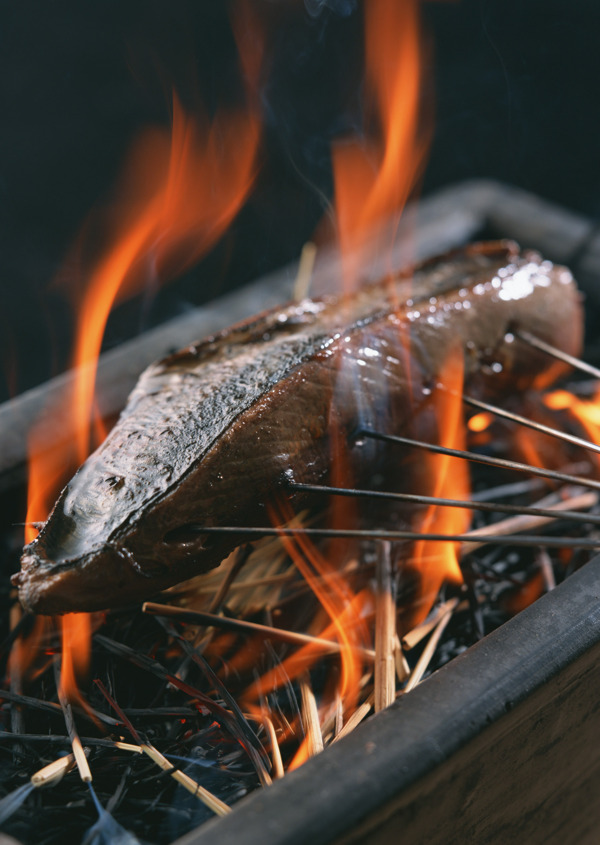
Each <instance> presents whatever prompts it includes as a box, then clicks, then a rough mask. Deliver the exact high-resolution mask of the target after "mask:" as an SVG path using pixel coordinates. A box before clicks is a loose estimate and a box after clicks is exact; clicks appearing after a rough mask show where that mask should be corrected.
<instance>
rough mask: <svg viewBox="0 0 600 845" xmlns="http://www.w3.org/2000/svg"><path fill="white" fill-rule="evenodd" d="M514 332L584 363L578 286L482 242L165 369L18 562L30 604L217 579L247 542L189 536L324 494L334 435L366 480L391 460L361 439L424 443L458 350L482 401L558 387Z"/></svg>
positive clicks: (52, 605) (281, 316)
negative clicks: (295, 484) (430, 407)
mask: <svg viewBox="0 0 600 845" xmlns="http://www.w3.org/2000/svg"><path fill="white" fill-rule="evenodd" d="M518 328H520V329H525V330H527V331H528V332H530V333H532V334H534V335H536V336H537V337H538V338H541V339H542V340H545V341H547V342H550V343H553V344H554V345H555V346H558V347H559V348H561V349H563V350H564V351H566V352H569V353H571V354H574V355H577V354H578V353H579V351H580V347H581V342H582V309H581V303H580V296H579V293H578V291H577V288H576V286H575V284H574V282H573V279H572V277H571V274H570V273H569V271H568V270H566V269H565V268H564V267H556V266H553V265H552V264H551V263H550V262H548V261H543V260H542V259H541V258H540V257H539V256H537V255H535V254H525V255H521V254H520V253H519V251H518V249H517V247H516V246H515V245H514V244H511V243H490V244H477V245H473V246H469V247H466V248H465V249H462V250H459V251H456V252H454V253H451V254H448V255H445V256H442V257H439V258H436V259H433V260H430V261H427V262H425V263H424V264H422V265H421V266H419V267H417V268H416V269H413V270H411V271H410V272H406V273H403V274H399V275H398V276H396V277H394V278H392V279H386V280H384V281H382V282H381V283H378V284H375V285H371V286H368V287H365V288H363V289H362V290H360V291H359V292H358V293H356V294H355V295H353V296H351V297H340V298H331V299H323V300H305V301H303V302H300V303H297V304H291V305H286V306H284V307H281V308H278V309H274V310H272V311H270V312H268V313H266V314H263V315H259V316H257V317H255V318H252V319H250V320H248V321H247V322H245V323H244V324H241V325H238V326H234V327H233V328H231V329H229V330H227V331H224V332H221V333H220V334H218V335H215V336H214V337H211V338H209V339H207V340H205V341H203V342H201V343H198V344H196V345H193V346H191V347H189V348H187V349H184V350H182V351H180V352H178V353H176V354H174V355H172V356H170V357H168V358H166V359H165V360H163V361H159V362H158V363H156V364H154V365H152V366H151V367H149V368H148V369H147V370H146V371H145V372H144V373H143V374H142V376H141V378H140V380H139V383H138V385H137V386H136V388H135V389H134V391H133V392H132V394H131V396H130V397H129V400H128V403H127V406H126V408H125V410H124V411H123V413H122V415H121V417H120V419H119V421H118V423H117V424H116V426H115V427H114V428H113V430H112V431H111V432H110V434H109V436H108V437H107V439H106V440H105V442H104V443H103V444H102V445H101V446H100V447H99V448H98V449H97V450H96V452H94V453H93V454H92V455H91V456H90V457H89V458H88V459H87V461H86V462H85V463H84V464H83V466H82V467H81V468H80V469H79V471H78V472H77V474H76V475H75V476H74V478H73V479H72V480H71V481H70V482H69V484H68V485H67V486H66V488H65V489H64V490H63V491H62V493H61V495H60V498H59V499H58V501H57V503H56V505H55V507H54V509H53V511H52V513H51V514H50V517H49V519H48V521H47V522H46V524H45V525H44V527H43V528H42V530H41V531H40V534H39V536H38V537H37V538H36V540H34V541H33V542H32V543H30V544H29V545H28V546H27V547H26V548H25V550H24V553H23V557H22V571H21V573H19V574H18V575H17V576H15V583H18V585H19V594H20V598H21V601H22V603H23V604H24V606H25V607H27V608H28V609H30V610H33V611H35V612H39V613H65V612H70V611H83V610H95V609H102V608H106V607H113V606H116V605H122V604H126V603H130V602H132V601H136V600H140V599H144V598H146V597H148V596H150V595H152V594H153V593H155V592H157V591H159V590H161V589H164V588H166V587H169V586H171V585H173V584H175V583H177V582H179V581H181V580H184V579H186V578H189V577H191V576H193V575H196V574H198V573H201V572H204V571H207V570H209V569H211V568H213V567H215V566H217V565H218V564H219V563H220V562H221V560H223V558H224V557H225V556H226V555H227V554H228V553H229V552H230V551H231V550H232V549H233V548H234V547H235V546H236V545H238V544H239V543H240V541H241V540H240V537H239V536H238V537H233V538H232V537H228V536H225V535H214V534H212V535H209V536H207V535H204V536H203V535H202V533H198V531H197V530H196V528H195V526H208V525H211V526H219V525H223V526H226V525H236V526H261V525H268V524H269V519H268V514H267V503H268V502H269V500H270V499H271V498H272V497H273V496H275V495H276V494H277V491H278V490H283V489H285V485H286V483H287V481H288V480H289V479H294V480H296V481H300V482H306V483H323V482H325V481H327V479H328V477H329V472H330V466H331V450H332V448H333V443H332V434H331V432H332V430H335V432H336V438H338V439H339V438H340V437H342V438H346V439H347V442H348V451H349V454H350V459H351V463H352V465H353V467H354V470H355V473H356V475H357V476H361V477H362V478H363V479H366V483H368V481H369V473H370V472H371V470H372V468H374V467H376V466H382V465H385V463H386V454H385V450H386V446H385V444H381V443H378V444H371V446H369V447H368V448H364V447H362V451H361V449H359V448H355V447H353V445H352V433H353V432H356V431H357V430H359V429H360V428H361V427H365V426H371V427H374V428H377V429H378V430H379V431H387V432H389V433H406V432H411V431H414V425H415V420H416V419H417V418H418V410H419V407H420V406H421V405H422V403H424V402H425V401H426V398H427V396H428V394H429V393H430V391H431V388H432V386H434V385H435V382H436V379H437V377H438V374H439V373H440V371H441V369H442V367H443V364H444V362H445V361H446V359H447V358H448V356H449V354H450V352H451V350H452V349H454V348H455V346H456V345H457V344H458V345H459V346H460V347H461V348H462V350H463V351H464V359H465V382H466V389H467V390H468V392H469V393H470V394H471V395H479V396H481V395H487V396H494V395H498V394H501V393H502V392H506V390H507V389H510V391H512V392H515V393H518V392H520V391H523V390H526V389H527V388H529V387H531V385H532V384H533V383H534V382H536V380H537V382H538V383H539V382H540V380H541V379H544V378H548V377H549V372H548V370H549V367H550V364H549V359H548V357H547V356H544V355H543V354H542V353H537V352H536V351H535V350H532V349H531V348H530V347H526V346H525V345H524V344H522V343H519V342H518V341H514V339H513V340H512V342H511V337H512V336H511V332H513V331H514V330H515V329H518ZM374 450H375V451H374ZM373 471H374V470H373ZM296 499H298V495H296Z"/></svg>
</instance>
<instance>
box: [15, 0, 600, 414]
mask: <svg viewBox="0 0 600 845" xmlns="http://www.w3.org/2000/svg"><path fill="white" fill-rule="evenodd" d="M255 3H256V8H257V9H258V10H259V11H260V12H261V14H262V15H263V16H264V17H265V21H266V26H267V32H268V36H269V41H270V56H271V58H270V63H269V67H268V73H266V74H265V79H264V84H263V87H262V104H263V110H264V114H265V122H266V130H265V143H264V146H263V151H262V157H261V161H262V166H261V174H260V179H259V182H258V186H257V189H256V191H255V193H254V195H253V196H252V198H251V200H250V202H249V204H248V205H247V207H246V208H245V209H244V210H243V211H242V213H241V214H240V216H239V218H238V219H237V220H236V222H235V224H234V226H233V227H232V229H231V231H230V232H228V234H227V235H226V236H225V237H224V238H223V240H222V241H221V242H220V244H219V245H218V246H217V247H216V248H215V249H214V250H213V252H212V253H211V254H210V255H209V256H208V257H207V258H206V260H204V261H203V262H202V263H201V264H200V265H199V266H197V267H195V268H194V269H193V270H192V271H190V272H188V273H187V274H186V275H185V276H184V277H183V278H181V279H180V280H178V281H176V282H174V283H172V284H171V285H170V286H168V287H167V288H165V289H164V290H163V291H162V292H161V293H160V294H159V295H158V296H157V297H156V298H155V300H154V301H153V302H152V303H151V304H150V306H149V305H148V302H147V301H146V302H145V303H142V301H141V300H139V299H138V300H137V301H134V302H132V303H129V304H128V305H126V306H123V307H121V308H119V309H118V310H117V312H116V314H115V316H114V317H113V318H111V322H110V325H109V329H108V334H107V341H106V342H107V345H109V346H110V345H114V344H116V343H119V342H121V341H123V340H125V339H126V338H127V337H130V336H132V335H134V334H136V333H137V332H139V331H140V330H143V329H144V328H146V327H148V326H149V325H152V324H154V323H156V322H158V321H159V320H161V319H166V318H168V317H171V316H174V315H176V314H177V313H180V312H181V311H182V310H183V309H185V308H188V307H190V305H192V304H197V303H201V302H203V301H205V300H206V299H208V298H211V297H214V296H216V295H218V294H219V293H222V292H224V291H226V290H228V289H231V288H232V287H235V286H236V285H239V284H243V283H244V282H247V281H249V280H251V279H253V278H255V277H257V276H260V275H261V274H263V273H265V272H266V271H268V270H270V269H273V268H275V267H277V266H281V265H283V264H285V263H287V262H288V261H290V260H291V259H293V258H295V257H297V255H298V253H299V251H300V249H301V247H302V245H303V243H304V242H305V241H306V240H307V239H308V238H309V237H310V236H311V234H312V233H313V231H314V228H315V226H316V224H317V223H318V221H319V219H320V218H321V216H322V214H323V211H324V208H325V204H326V197H327V196H328V195H329V194H330V191H331V177H330V158H329V150H330V143H331V139H332V138H334V137H335V136H336V135H339V134H340V133H343V132H346V131H348V130H349V129H351V128H352V127H354V126H357V125H358V124H359V122H360V94H361V59H362V11H361V5H360V3H354V2H352V0H329V2H322V3H321V2H318V0H306V3H302V2H300V0H298V2H291V0H288V2H283V1H282V2H268V0H255ZM599 5H600V4H598V3H597V2H596V0H570V2H568V3H567V2H563V0H561V2H558V0H463V2H460V3H459V2H457V3H454V2H424V3H423V14H424V17H425V20H426V22H427V25H428V31H429V33H430V35H431V37H432V40H433V43H434V51H433V56H432V60H431V67H430V71H431V73H432V75H433V79H434V82H433V84H432V85H431V86H430V88H429V89H428V90H427V92H426V94H425V96H426V98H427V99H428V100H430V101H431V103H428V105H431V104H432V103H433V101H435V114H436V118H435V125H436V128H435V137H434V141H433V147H432V151H431V156H430V159H429V164H428V167H427V171H426V173H425V177H424V183H423V186H422V193H424V194H426V193H429V192H431V191H432V190H434V189H435V188H436V187H439V186H441V185H445V184H449V183H451V182H455V181H459V180H462V179H465V178H469V177H492V178H496V179H501V180H503V181H506V182H509V183H512V184H516V185H519V186H522V187H524V188H526V189H528V190H531V191H534V192H536V193H538V194H540V195H541V196H544V197H547V198H549V199H552V200H555V201H557V202H560V203H562V204H564V205H566V206H568V207H570V208H572V209H575V210H578V211H581V212H583V213H585V214H587V215H590V216H591V217H594V218H596V217H599V216H600V166H599V161H598V159H599V152H600V114H599V108H598V103H599V93H600V84H599V83H600V9H599ZM227 10H228V6H227V4H226V3H224V2H223V3H221V2H218V3H215V2H200V0H190V2H170V3H167V2H150V0H144V2H138V0H130V2H122V0H120V2H116V1H114V0H103V2H102V3H96V4H93V3H82V2H75V0H71V1H70V2H51V0H45V2H43V3H42V2H35V3H34V2H23V3H13V4H8V3H4V4H3V5H2V8H1V10H0V56H1V57H2V58H1V59H0V62H1V70H2V72H1V74H0V105H1V115H2V120H1V122H0V354H1V358H0V360H1V365H2V366H1V372H0V399H5V398H7V397H8V396H12V395H15V394H16V393H19V392H21V391H22V390H24V389H27V388H28V387H31V386H33V385H34V384H36V383H39V382H41V381H43V380H45V379H46V378H48V377H50V376H51V375H53V374H56V373H57V372H60V371H61V370H62V369H64V368H65V367H66V366H67V364H68V355H69V348H70V343H71V337H72V314H71V312H70V306H69V304H68V301H67V298H66V297H65V294H64V291H63V290H62V289H61V288H60V287H59V286H57V285H56V283H53V280H55V279H56V277H57V275H62V276H65V275H67V276H68V275H69V266H68V265H67V268H66V270H65V269H64V264H63V261H64V256H65V255H66V254H67V251H68V249H69V246H70V245H71V243H72V242H73V240H74V238H75V237H76V235H77V233H78V230H79V228H80V226H81V224H82V222H83V221H84V219H85V217H86V215H87V213H88V212H89V210H90V209H91V208H92V207H93V206H94V205H97V204H98V203H104V204H105V205H106V204H108V205H109V204H110V203H111V202H116V201H117V199H118V198H117V197H115V196H114V195H111V186H112V185H113V184H114V181H115V177H116V175H117V173H118V172H119V167H120V164H121V162H122V160H123V157H124V155H125V153H126V151H127V149H128V147H129V144H130V143H131V141H132V140H133V139H134V138H135V137H136V135H137V133H138V132H139V130H140V129H141V128H143V127H145V126H148V125H152V124H161V125H167V123H168V120H169V107H168V96H166V94H165V92H166V90H168V89H169V88H170V86H171V84H174V85H175V87H176V88H177V89H178V91H179V93H180V96H181V98H182V100H183V102H184V104H185V106H186V107H187V108H188V109H189V110H190V111H194V109H195V108H197V107H198V105H199V103H200V102H202V103H203V104H204V106H206V107H208V108H209V109H214V107H215V104H216V103H217V102H222V101H223V100H227V99H231V100H232V101H235V98H236V97H237V96H239V80H238V79H237V76H236V59H235V56H236V53H235V46H234V42H233V39H232V36H231V31H230V26H229V20H228V17H227ZM61 267H62V268H63V269H62V270H60V273H59V268H61ZM72 275H74V276H75V279H71V281H74V282H75V283H76V284H80V285H82V284H84V282H85V279H79V278H76V270H73V271H72Z"/></svg>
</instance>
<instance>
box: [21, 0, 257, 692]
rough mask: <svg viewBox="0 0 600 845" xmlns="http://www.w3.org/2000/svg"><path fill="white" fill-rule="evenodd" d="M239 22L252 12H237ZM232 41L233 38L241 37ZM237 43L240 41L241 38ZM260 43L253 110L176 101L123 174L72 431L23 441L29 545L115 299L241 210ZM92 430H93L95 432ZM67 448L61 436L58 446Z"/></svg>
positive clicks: (171, 264) (72, 455) (84, 348)
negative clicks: (53, 442)
mask: <svg viewBox="0 0 600 845" xmlns="http://www.w3.org/2000/svg"><path fill="white" fill-rule="evenodd" d="M244 12H245V20H246V22H248V21H249V18H248V15H249V13H250V10H249V9H248V8H246V7H244ZM238 35H239V33H238ZM238 43H239V39H238ZM261 43H262V42H261V41H260V39H258V40H257V39H256V38H253V39H250V40H249V39H246V45H248V46H249V48H250V49H251V52H250V54H249V55H248V56H243V57H242V66H243V69H244V71H245V73H246V76H247V79H246V86H247V93H248V97H249V100H250V101H251V103H250V105H248V106H247V108H246V109H245V110H243V111H239V112H237V113H236V112H227V111H219V112H217V114H216V115H215V117H214V118H213V120H212V122H209V121H208V120H203V121H194V120H192V119H191V118H190V117H189V116H188V115H186V114H185V112H184V111H183V109H182V107H181V105H180V103H179V101H178V99H177V98H176V97H174V102H173V125H172V131H171V133H170V135H169V133H162V132H158V131H151V132H147V133H145V134H144V135H143V137H142V138H141V140H140V141H139V142H138V143H137V144H136V145H135V147H134V149H133V152H132V155H131V159H130V162H129V164H128V166H127V167H126V168H125V172H124V178H123V183H122V184H123V194H124V196H125V197H126V204H124V206H123V207H122V208H121V209H120V210H119V214H118V218H119V219H118V220H115V221H113V225H112V226H111V227H110V233H109V236H108V246H107V249H106V251H105V253H104V255H103V257H101V258H100V260H99V261H97V263H96V264H95V265H94V266H93V267H92V269H91V270H90V272H89V284H88V285H87V287H86V289H85V291H84V292H83V294H82V295H80V297H79V301H78V303H77V306H78V307H77V310H78V317H79V319H78V326H77V332H76V339H75V348H74V355H73V366H74V368H75V375H74V379H73V386H72V389H71V391H70V395H69V396H68V397H65V398H64V401H65V402H67V403H68V407H70V408H71V409H72V411H71V430H70V432H69V435H70V436H69V438H68V441H69V442H68V443H67V445H66V447H65V449H64V450H60V449H56V448H54V449H52V450H51V451H48V450H47V449H46V448H45V438H44V433H45V426H44V424H43V421H42V422H41V424H40V425H38V426H37V427H36V429H35V430H34V432H33V434H32V436H31V438H30V466H29V493H28V509H27V526H26V536H25V540H26V542H28V543H29V542H31V541H32V540H33V539H35V536H36V534H37V529H36V524H35V523H36V522H38V521H41V520H44V519H46V518H47V516H48V512H49V509H50V506H51V503H52V501H54V499H55V498H56V495H57V493H58V491H59V490H60V488H61V487H62V486H63V485H64V483H65V482H66V480H67V479H68V477H69V476H70V475H71V474H72V473H73V471H74V469H75V468H76V467H77V466H78V465H79V464H80V463H81V462H82V461H83V460H85V458H86V457H87V455H88V454H89V451H90V449H91V448H92V446H93V445H95V444H93V443H92V428H91V420H92V417H93V405H94V388H95V377H96V363H97V360H98V356H99V354H100V347H101V344H102V338H103V335H104V330H105V325H106V321H107V319H108V316H109V313H110V311H111V309H112V307H113V305H114V304H115V302H118V301H119V300H122V299H124V298H126V297H130V296H132V295H134V294H136V293H138V292H140V291H142V290H143V289H144V288H145V287H146V286H147V285H148V284H149V283H154V282H155V281H156V280H158V281H159V282H163V281H165V280H167V279H169V278H172V277H173V276H175V275H176V274H177V273H180V272H181V271H182V270H184V269H185V268H186V267H188V266H189V265H191V264H192V263H194V262H195V261H197V260H198V259H199V258H200V256H202V255H203V254H205V253H206V252H207V251H208V250H209V249H210V248H211V247H212V246H213V245H214V244H215V242H216V241H217V240H218V239H219V238H220V237H221V235H222V234H223V233H224V232H225V230H226V229H227V227H228V226H229V225H230V223H231V222H232V220H233V218H234V217H235V215H236V214H237V212H238V211H239V209H240V208H241V206H242V205H243V203H244V202H245V200H246V198H247V196H248V194H249V191H250V189H251V187H252V185H253V182H254V179H255V175H256V172H257V151H258V145H259V140H260V125H259V120H258V116H257V113H256V109H255V107H254V102H253V101H254V94H255V93H256V92H255V87H256V83H257V75H258V46H259V44H261ZM96 431H97V429H96ZM65 439H66V440H67V438H65ZM89 633H90V621H89V618H88V617H87V615H85V614H74V615H69V616H67V617H65V618H64V619H63V672H62V678H61V684H62V685H63V688H64V690H65V691H67V692H69V693H73V691H75V690H76V683H75V676H76V675H77V674H78V673H80V672H81V671H82V669H83V667H84V666H85V664H86V663H87V657H86V655H87V653H88V651H89Z"/></svg>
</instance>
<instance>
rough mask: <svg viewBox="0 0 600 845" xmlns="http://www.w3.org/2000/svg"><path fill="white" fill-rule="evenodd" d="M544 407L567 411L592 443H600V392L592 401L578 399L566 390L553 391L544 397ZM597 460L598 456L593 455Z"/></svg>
mask: <svg viewBox="0 0 600 845" xmlns="http://www.w3.org/2000/svg"><path fill="white" fill-rule="evenodd" d="M544 404H545V405H546V407H548V408H551V409H552V410H554V411H562V410H566V411H569V412H570V413H571V414H573V416H574V417H575V419H577V420H578V421H579V423H580V424H581V425H582V426H583V429H584V430H585V432H586V434H587V436H588V437H589V439H590V440H591V441H592V443H600V391H598V392H597V393H596V395H595V396H594V398H593V399H579V397H577V396H574V395H573V394H572V393H569V392H568V391H566V390H554V391H553V392H552V393H547V394H546V395H545V396H544ZM595 458H596V459H597V458H598V456H597V455H595Z"/></svg>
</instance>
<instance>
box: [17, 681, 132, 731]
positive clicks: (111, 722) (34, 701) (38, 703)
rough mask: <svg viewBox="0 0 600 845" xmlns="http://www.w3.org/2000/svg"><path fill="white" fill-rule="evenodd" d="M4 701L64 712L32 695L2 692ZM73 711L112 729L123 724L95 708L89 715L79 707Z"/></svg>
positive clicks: (55, 705) (56, 705)
mask: <svg viewBox="0 0 600 845" xmlns="http://www.w3.org/2000/svg"><path fill="white" fill-rule="evenodd" d="M3 699H4V700H6V701H16V702H19V703H20V704H23V705H25V706H27V707H33V708H34V709H36V710H47V711H49V712H51V713H61V712H62V710H61V706H60V704H56V702H54V701H44V700H43V699H41V698H33V697H32V696H30V695H19V694H18V693H13V692H11V691H10V690H0V701H2V700H3ZM72 709H73V711H74V712H75V713H77V715H78V716H82V717H84V718H86V719H88V720H89V721H94V719H98V720H99V721H100V722H104V724H105V725H108V726H109V727H111V728H118V727H120V726H121V723H120V722H119V721H117V719H113V718H112V716H106V715H105V714H104V713H100V712H99V711H98V710H94V709H93V708H90V712H89V713H86V712H85V710H83V709H82V708H79V707H72Z"/></svg>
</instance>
